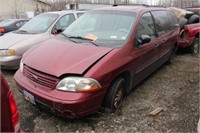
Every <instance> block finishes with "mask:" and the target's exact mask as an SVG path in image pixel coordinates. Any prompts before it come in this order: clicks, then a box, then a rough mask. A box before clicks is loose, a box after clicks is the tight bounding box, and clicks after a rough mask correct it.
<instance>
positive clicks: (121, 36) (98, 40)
mask: <svg viewBox="0 0 200 133" xmlns="http://www.w3.org/2000/svg"><path fill="white" fill-rule="evenodd" d="M135 18H136V14H135V13H133V12H128V11H109V10H94V11H90V12H87V13H85V14H84V15H82V16H81V17H80V18H79V19H78V20H77V21H75V22H74V23H72V24H71V25H70V26H69V27H68V28H67V29H66V30H65V31H64V32H63V34H64V35H65V36H67V37H68V38H70V39H72V38H73V39H79V40H78V42H80V41H81V40H80V39H81V38H84V39H82V40H85V39H90V40H91V41H92V42H93V43H95V44H96V45H98V46H102V47H113V48H115V47H121V46H123V45H124V44H125V42H126V41H127V39H128V36H129V33H130V31H131V29H132V26H133V24H134V22H135Z"/></svg>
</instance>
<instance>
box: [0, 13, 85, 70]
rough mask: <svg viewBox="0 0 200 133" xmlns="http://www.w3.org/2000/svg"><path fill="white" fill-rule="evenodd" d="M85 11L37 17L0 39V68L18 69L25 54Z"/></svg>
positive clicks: (43, 14) (45, 14) (47, 14)
mask: <svg viewBox="0 0 200 133" xmlns="http://www.w3.org/2000/svg"><path fill="white" fill-rule="evenodd" d="M83 13H84V11H76V10H66V11H56V12H46V13H42V14H39V15H37V16H36V17H34V18H33V19H31V20H30V21H29V22H27V23H26V24H25V25H23V26H22V27H21V28H20V29H18V30H16V31H13V32H10V33H7V34H5V35H3V36H1V37H0V67H1V68H4V69H17V68H19V63H20V60H21V58H22V55H23V53H24V52H26V51H27V50H28V49H30V48H31V47H33V46H35V45H37V44H38V43H40V42H42V41H45V40H47V39H49V38H51V37H54V36H55V35H57V34H59V33H61V32H62V31H63V30H64V29H65V28H67V27H68V26H69V25H70V24H71V23H72V22H74V21H75V20H76V19H77V18H78V17H79V16H81V15H82V14H83Z"/></svg>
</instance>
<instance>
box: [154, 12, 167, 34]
mask: <svg viewBox="0 0 200 133" xmlns="http://www.w3.org/2000/svg"><path fill="white" fill-rule="evenodd" d="M152 14H153V17H154V19H155V26H156V30H157V33H158V35H163V34H165V33H166V32H167V31H169V28H170V24H169V19H168V17H167V13H166V11H152Z"/></svg>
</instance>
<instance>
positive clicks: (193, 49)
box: [189, 37, 200, 54]
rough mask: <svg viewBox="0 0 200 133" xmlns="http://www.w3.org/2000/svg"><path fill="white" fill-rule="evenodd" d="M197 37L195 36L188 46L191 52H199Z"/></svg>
mask: <svg viewBox="0 0 200 133" xmlns="http://www.w3.org/2000/svg"><path fill="white" fill-rule="evenodd" d="M199 45H200V44H199V38H197V37H195V39H194V41H193V43H192V45H191V46H190V48H189V52H190V53H192V54H199Z"/></svg>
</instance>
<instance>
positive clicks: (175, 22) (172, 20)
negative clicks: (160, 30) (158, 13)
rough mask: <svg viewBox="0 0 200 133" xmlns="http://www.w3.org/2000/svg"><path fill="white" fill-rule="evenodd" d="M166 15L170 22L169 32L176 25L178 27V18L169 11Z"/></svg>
mask: <svg viewBox="0 0 200 133" xmlns="http://www.w3.org/2000/svg"><path fill="white" fill-rule="evenodd" d="M166 13H167V16H168V18H169V22H170V30H172V29H175V28H177V27H176V25H178V18H177V17H176V16H175V14H174V13H172V12H171V11H166Z"/></svg>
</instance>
